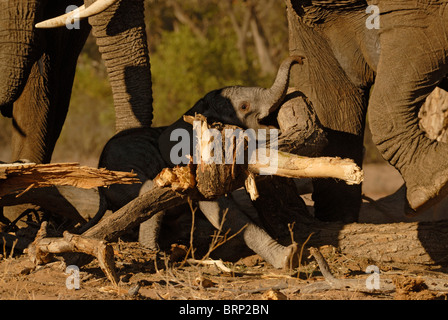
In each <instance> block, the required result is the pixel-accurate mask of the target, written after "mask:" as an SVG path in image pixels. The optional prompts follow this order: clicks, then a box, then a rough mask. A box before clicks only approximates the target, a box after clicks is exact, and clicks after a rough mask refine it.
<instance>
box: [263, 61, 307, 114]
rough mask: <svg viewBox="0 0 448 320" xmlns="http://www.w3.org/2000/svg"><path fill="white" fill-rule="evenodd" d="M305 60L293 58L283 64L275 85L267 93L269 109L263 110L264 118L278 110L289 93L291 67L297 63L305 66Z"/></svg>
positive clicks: (266, 99)
mask: <svg viewBox="0 0 448 320" xmlns="http://www.w3.org/2000/svg"><path fill="white" fill-rule="evenodd" d="M303 59H304V58H303V57H301V56H291V57H288V58H286V59H285V60H284V61H283V62H282V64H281V65H280V68H279V69H278V72H277V76H276V78H275V81H274V84H273V85H272V87H270V88H269V89H266V91H265V97H266V98H265V101H267V105H268V107H269V109H268V110H263V117H265V116H267V115H268V114H270V113H271V112H273V111H275V110H277V108H278V107H279V106H280V104H281V102H282V101H283V100H284V99H285V96H286V92H287V91H288V85H289V74H290V72H291V67H292V66H293V65H294V64H295V63H299V64H303Z"/></svg>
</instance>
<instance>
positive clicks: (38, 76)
mask: <svg viewBox="0 0 448 320" xmlns="http://www.w3.org/2000/svg"><path fill="white" fill-rule="evenodd" d="M89 32H90V27H89V25H88V24H87V23H82V24H81V28H80V29H79V30H73V31H71V30H67V29H65V28H63V29H55V30H48V31H46V34H45V38H46V47H45V49H44V53H43V54H42V56H41V58H40V59H39V61H38V62H36V63H35V64H34V65H33V67H32V70H31V73H30V76H29V78H28V82H27V84H26V86H25V89H24V91H23V93H22V95H21V96H20V98H19V99H18V100H17V101H16V103H15V104H14V108H13V133H12V160H13V161H15V160H17V159H27V160H30V161H31V162H35V163H47V162H50V160H51V156H52V153H53V150H54V147H55V144H56V141H57V139H58V137H59V134H60V132H61V130H62V126H63V124H64V121H65V117H66V114H67V111H68V106H69V103H70V96H71V91H72V86H73V79H74V76H75V70H76V62H77V59H78V56H79V53H80V52H81V49H82V47H83V46H84V43H85V41H86V39H87V36H88V34H89Z"/></svg>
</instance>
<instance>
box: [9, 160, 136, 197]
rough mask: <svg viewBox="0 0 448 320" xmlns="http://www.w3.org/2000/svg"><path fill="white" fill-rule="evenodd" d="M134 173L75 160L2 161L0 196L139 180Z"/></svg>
mask: <svg viewBox="0 0 448 320" xmlns="http://www.w3.org/2000/svg"><path fill="white" fill-rule="evenodd" d="M139 182H140V181H139V180H138V179H137V178H136V175H135V174H132V173H129V172H114V171H109V170H106V169H96V168H90V167H86V166H79V164H77V163H52V164H32V163H25V164H2V165H0V198H1V197H3V196H5V195H8V194H13V193H17V196H20V194H22V193H24V192H26V191H28V190H30V189H32V188H43V187H50V186H73V187H77V188H83V189H91V188H95V187H105V186H109V185H111V184H116V183H119V184H131V183H139Z"/></svg>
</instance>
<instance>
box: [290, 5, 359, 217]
mask: <svg viewBox="0 0 448 320" xmlns="http://www.w3.org/2000/svg"><path fill="white" fill-rule="evenodd" d="M294 3H295V2H294V1H289V0H286V4H287V6H288V11H287V13H288V24H289V51H290V54H291V55H301V56H304V57H306V58H305V60H304V63H303V65H296V66H294V67H293V69H292V72H291V77H292V82H293V83H294V87H296V88H297V89H298V90H300V91H302V92H303V93H304V94H305V95H306V96H307V98H308V99H309V100H310V101H311V102H312V104H313V107H314V109H315V110H316V114H317V116H318V118H319V120H320V122H321V123H322V125H323V127H324V129H325V131H326V133H327V139H328V145H327V147H326V148H325V149H324V150H323V151H322V154H321V155H322V156H338V157H343V158H351V159H353V160H354V161H355V162H356V163H357V164H358V165H359V166H360V167H361V166H362V153H363V135H364V126H365V114H366V108H367V102H366V93H365V92H364V91H363V90H362V88H361V87H360V86H358V85H355V84H354V83H353V82H352V80H351V79H350V78H349V77H348V76H347V73H346V72H345V71H344V69H343V68H342V67H341V65H340V63H339V62H338V60H337V59H336V57H335V55H334V51H333V49H332V47H331V44H330V43H329V41H328V36H325V35H324V34H322V33H320V32H319V28H313V27H310V26H308V25H306V24H305V23H304V22H303V21H302V20H301V18H300V16H299V15H300V10H299V11H296V10H295V9H294ZM355 54H359V52H358V53H356V52H353V54H352V55H351V56H350V57H353V56H355ZM313 186H314V192H313V200H314V202H315V204H314V209H315V216H316V218H318V219H319V220H323V221H344V222H354V221H357V219H358V214H359V209H360V206H361V186H360V185H356V186H348V185H346V184H345V183H343V182H337V181H334V180H333V179H316V180H314V181H313Z"/></svg>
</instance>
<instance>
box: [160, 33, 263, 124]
mask: <svg viewBox="0 0 448 320" xmlns="http://www.w3.org/2000/svg"><path fill="white" fill-rule="evenodd" d="M151 65H152V67H151V69H152V77H153V95H154V110H155V113H154V119H155V121H154V122H155V125H157V124H169V123H172V122H173V121H175V120H177V118H178V117H179V116H180V115H181V114H183V113H184V112H185V111H186V110H188V109H189V108H191V107H192V106H193V105H194V103H195V102H196V101H198V100H199V99H200V98H201V97H202V96H204V95H205V94H206V93H207V92H209V91H211V90H214V89H218V88H221V87H224V86H229V85H248V84H253V83H254V82H256V78H257V74H256V73H255V72H254V71H253V70H251V68H250V66H248V65H246V64H245V63H244V62H243V61H241V59H240V57H239V55H238V51H237V49H236V48H235V39H234V36H233V35H232V34H231V33H229V34H220V35H217V34H216V35H210V36H208V37H207V39H206V40H204V39H200V38H197V37H195V35H193V34H192V32H191V31H190V29H189V28H187V27H184V26H182V27H180V28H179V30H178V31H175V32H169V31H167V32H165V33H164V34H163V42H162V43H161V44H160V45H159V46H158V48H157V52H155V53H154V54H153V55H152V56H151Z"/></svg>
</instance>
